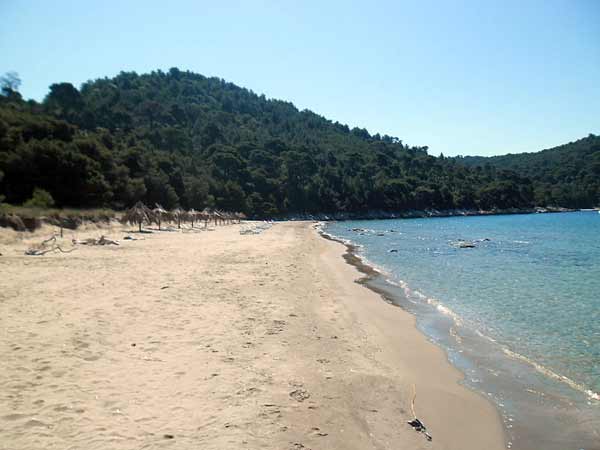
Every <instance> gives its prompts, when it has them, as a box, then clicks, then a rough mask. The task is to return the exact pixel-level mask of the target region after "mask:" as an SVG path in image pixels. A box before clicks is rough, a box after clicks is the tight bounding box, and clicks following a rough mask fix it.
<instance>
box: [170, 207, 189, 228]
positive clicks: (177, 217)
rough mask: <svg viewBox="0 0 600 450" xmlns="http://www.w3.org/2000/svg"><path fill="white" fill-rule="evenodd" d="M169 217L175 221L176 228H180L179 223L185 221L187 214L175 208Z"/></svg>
mask: <svg viewBox="0 0 600 450" xmlns="http://www.w3.org/2000/svg"><path fill="white" fill-rule="evenodd" d="M171 215H172V216H173V217H174V218H175V220H176V221H177V228H181V222H182V221H185V220H186V219H187V212H185V211H184V210H183V209H181V208H175V209H174V210H173V211H171Z"/></svg>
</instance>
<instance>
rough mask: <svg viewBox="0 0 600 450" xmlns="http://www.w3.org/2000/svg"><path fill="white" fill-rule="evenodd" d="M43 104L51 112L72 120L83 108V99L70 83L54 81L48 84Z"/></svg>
mask: <svg viewBox="0 0 600 450" xmlns="http://www.w3.org/2000/svg"><path fill="white" fill-rule="evenodd" d="M44 106H45V107H46V108H47V109H48V110H49V111H51V112H52V113H54V114H56V115H58V116H61V117H65V118H68V119H70V120H72V119H73V118H74V115H75V114H76V113H78V112H79V111H81V109H82V108H83V99H82V98H81V94H80V93H79V91H78V90H77V89H76V88H75V86H73V85H72V84H71V83H55V84H51V85H50V92H49V93H48V95H46V98H45V99H44Z"/></svg>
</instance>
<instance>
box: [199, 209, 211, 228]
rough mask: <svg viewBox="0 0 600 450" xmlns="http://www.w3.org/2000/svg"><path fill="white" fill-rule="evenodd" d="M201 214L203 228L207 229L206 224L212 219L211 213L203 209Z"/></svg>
mask: <svg viewBox="0 0 600 450" xmlns="http://www.w3.org/2000/svg"><path fill="white" fill-rule="evenodd" d="M201 214H202V220H204V228H207V227H208V222H210V219H211V218H212V217H213V215H212V214H213V212H212V210H211V209H210V208H204V209H203V210H202V212H201Z"/></svg>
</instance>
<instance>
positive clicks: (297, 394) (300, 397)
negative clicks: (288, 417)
mask: <svg viewBox="0 0 600 450" xmlns="http://www.w3.org/2000/svg"><path fill="white" fill-rule="evenodd" d="M290 397H292V398H293V399H294V400H296V401H297V402H303V401H304V400H306V399H308V398H310V394H309V393H308V391H307V390H306V389H296V390H294V391H292V392H290Z"/></svg>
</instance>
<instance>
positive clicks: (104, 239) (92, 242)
mask: <svg viewBox="0 0 600 450" xmlns="http://www.w3.org/2000/svg"><path fill="white" fill-rule="evenodd" d="M73 245H119V243H118V242H117V241H113V240H112V239H108V238H107V237H106V236H104V235H102V236H100V238H98V239H94V238H89V239H84V240H82V241H78V240H76V239H73Z"/></svg>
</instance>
